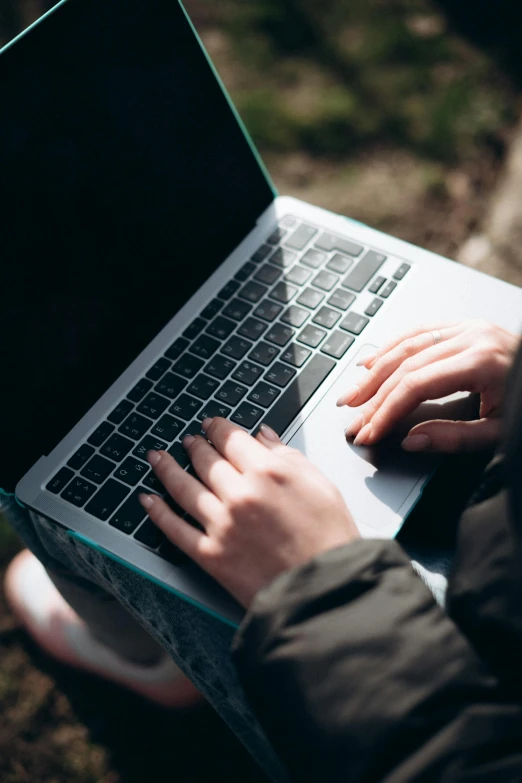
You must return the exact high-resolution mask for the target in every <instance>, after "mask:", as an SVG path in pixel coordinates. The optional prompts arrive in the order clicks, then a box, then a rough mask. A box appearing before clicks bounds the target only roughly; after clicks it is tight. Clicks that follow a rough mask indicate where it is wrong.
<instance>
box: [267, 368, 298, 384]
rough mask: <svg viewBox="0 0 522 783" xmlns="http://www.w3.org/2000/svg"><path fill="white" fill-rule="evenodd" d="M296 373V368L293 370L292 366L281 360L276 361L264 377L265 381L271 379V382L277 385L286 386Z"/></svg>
mask: <svg viewBox="0 0 522 783" xmlns="http://www.w3.org/2000/svg"><path fill="white" fill-rule="evenodd" d="M294 375H295V370H292V368H291V367H287V366H286V365H285V364H281V362H276V363H275V364H274V365H272V367H271V368H270V369H269V370H267V371H266V372H265V375H264V378H265V381H270V383H275V385H276V386H281V387H283V388H284V387H285V386H288V384H289V383H290V381H291V380H292V378H293V377H294Z"/></svg>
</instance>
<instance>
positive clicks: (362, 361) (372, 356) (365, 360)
mask: <svg viewBox="0 0 522 783" xmlns="http://www.w3.org/2000/svg"><path fill="white" fill-rule="evenodd" d="M376 355H377V354H375V353H369V354H368V356H364V357H363V358H362V359H359V361H358V362H356V363H355V366H356V367H362V365H363V364H368V362H371V361H373V360H374V359H375V357H376Z"/></svg>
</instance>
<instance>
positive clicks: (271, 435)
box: [259, 424, 280, 443]
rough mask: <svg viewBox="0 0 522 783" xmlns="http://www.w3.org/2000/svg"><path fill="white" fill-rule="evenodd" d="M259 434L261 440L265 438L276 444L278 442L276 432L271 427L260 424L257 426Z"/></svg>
mask: <svg viewBox="0 0 522 783" xmlns="http://www.w3.org/2000/svg"><path fill="white" fill-rule="evenodd" d="M259 432H260V433H261V435H262V436H263V438H266V439H267V440H273V441H275V442H276V443H277V442H278V441H279V440H280V438H279V435H278V434H277V432H275V431H274V430H273V429H272V427H269V426H268V424H261V425H260V426H259Z"/></svg>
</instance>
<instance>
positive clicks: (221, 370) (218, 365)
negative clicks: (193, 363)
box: [205, 356, 236, 381]
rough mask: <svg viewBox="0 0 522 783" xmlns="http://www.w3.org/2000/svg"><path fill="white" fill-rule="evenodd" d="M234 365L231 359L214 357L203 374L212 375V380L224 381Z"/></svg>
mask: <svg viewBox="0 0 522 783" xmlns="http://www.w3.org/2000/svg"><path fill="white" fill-rule="evenodd" d="M235 366H236V363H235V362H233V361H232V359H227V358H225V356H214V358H213V359H211V360H210V361H209V363H208V364H207V365H206V366H205V372H207V373H208V374H209V375H212V376H213V377H214V378H219V379H220V380H221V381H222V380H224V379H225V378H226V377H227V375H228V374H229V373H230V372H231V371H232V370H233V369H234V367H235Z"/></svg>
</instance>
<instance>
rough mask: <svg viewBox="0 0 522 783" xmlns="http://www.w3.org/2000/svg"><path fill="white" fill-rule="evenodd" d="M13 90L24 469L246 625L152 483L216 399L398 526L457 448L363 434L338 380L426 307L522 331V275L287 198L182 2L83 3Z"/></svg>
mask: <svg viewBox="0 0 522 783" xmlns="http://www.w3.org/2000/svg"><path fill="white" fill-rule="evenodd" d="M0 106H1V122H0V204H1V213H0V223H1V237H2V240H1V250H0V252H1V262H0V263H1V267H2V307H1V308H0V329H1V332H0V334H1V340H2V343H1V345H0V367H1V368H2V379H1V384H2V404H1V410H0V423H1V427H0V429H1V432H2V465H1V468H0V486H2V487H3V488H4V489H5V490H7V491H14V490H15V491H16V495H17V497H18V499H19V500H20V501H21V502H22V503H24V504H25V505H26V506H28V507H29V508H30V509H32V510H34V511H35V512H37V513H38V514H41V515H44V516H45V517H47V518H49V519H51V520H53V521H54V522H56V523H58V524H60V525H62V526H64V527H66V528H67V529H68V530H69V531H70V533H71V535H73V536H76V537H77V538H78V539H80V540H81V541H83V542H85V543H86V544H88V545H90V546H93V547H96V548H98V549H99V550H101V551H103V552H104V553H106V554H107V555H108V556H110V557H112V558H115V559H117V560H119V561H121V562H124V563H125V564H127V565H128V566H129V567H132V568H134V569H137V570H138V571H140V572H141V573H142V574H144V575H146V576H147V577H148V578H150V579H153V580H154V581H156V582H158V583H160V584H161V585H163V586H164V587H165V588H166V589H170V590H172V591H174V592H176V593H177V594H179V595H181V596H183V597H184V598H185V599H186V600H189V601H192V602H195V603H196V604H198V605H199V606H201V607H202V608H203V609H205V610H206V611H209V612H212V613H215V614H217V615H218V616H219V617H221V618H222V619H223V620H225V621H226V622H230V623H235V622H237V621H238V620H239V619H240V617H241V614H242V612H241V609H240V608H239V607H238V606H237V605H236V604H235V603H234V601H233V600H232V599H231V598H230V596H228V595H227V594H226V593H225V592H224V591H223V590H222V589H221V588H219V587H218V586H217V585H216V584H215V583H214V582H213V581H212V580H210V579H209V578H208V577H206V576H205V575H204V574H202V572H201V571H199V569H197V568H196V567H195V565H194V564H192V563H190V561H188V559H187V558H186V557H185V556H184V555H182V553H180V552H179V551H178V550H176V549H175V548H174V547H173V546H172V545H171V544H169V542H168V541H167V540H166V539H165V538H164V537H163V535H162V534H161V533H160V531H159V530H158V529H157V528H155V526H154V525H153V524H152V523H151V521H150V520H149V519H148V518H147V517H146V515H145V513H144V511H143V509H142V507H141V506H140V504H139V502H138V500H137V495H138V493H139V492H142V491H147V492H150V491H154V492H158V493H160V494H162V493H163V492H164V488H163V487H162V486H161V485H160V484H159V483H158V481H157V479H156V478H155V476H154V475H153V473H152V472H151V471H150V469H149V466H148V464H147V462H146V460H145V454H146V452H147V450H148V449H150V448H155V449H159V448H161V449H166V450H167V451H169V453H170V454H172V456H173V457H174V459H176V460H177V461H178V462H179V463H180V464H181V465H182V466H183V467H185V468H186V469H187V470H190V469H191V468H190V466H189V465H188V460H187V457H186V454H185V452H184V450H183V448H182V445H181V440H182V438H183V437H184V435H185V434H186V433H195V432H199V431H200V428H201V421H202V419H203V418H204V417H206V416H225V417H228V418H229V419H231V420H232V421H234V422H236V423H237V424H238V425H240V426H242V427H244V428H245V429H246V430H248V431H249V432H252V433H255V432H256V429H257V428H258V427H259V424H260V423H261V422H266V423H267V424H269V425H270V426H271V427H273V428H274V429H275V430H276V431H277V432H278V433H279V434H280V435H281V437H282V438H283V439H284V440H285V441H286V442H288V443H290V444H291V445H292V446H295V447H296V448H298V449H300V450H301V451H302V452H303V453H304V454H306V455H307V457H309V459H310V460H312V461H313V462H314V463H315V464H316V465H318V466H319V467H320V468H321V469H322V470H323V471H324V472H325V474H326V475H328V476H329V477H330V478H331V479H333V480H334V481H335V482H336V484H337V486H338V487H339V489H340V490H341V492H342V493H343V495H344V497H345V498H346V502H347V504H348V506H349V508H350V509H351V511H352V513H353V515H354V518H355V520H356V522H357V524H358V526H359V529H360V531H361V533H362V534H363V535H364V536H374V537H393V536H395V535H396V533H397V532H398V530H399V529H400V527H401V525H402V523H403V521H404V519H405V518H406V517H407V515H408V513H409V512H410V511H411V509H412V508H413V506H414V505H415V503H416V502H417V500H418V499H419V497H420V495H421V493H422V489H423V487H424V486H425V484H426V482H427V481H428V479H429V477H430V475H431V474H432V473H433V471H434V470H435V468H436V467H437V465H438V458H435V457H433V456H429V455H424V456H420V455H412V454H406V453H404V452H402V450H401V449H400V447H399V445H398V440H397V438H395V439H394V437H393V436H392V437H389V438H387V439H386V441H385V442H383V443H382V444H380V445H378V446H377V447H375V448H373V449H369V448H364V447H360V448H357V447H355V446H353V445H352V444H350V443H347V441H346V439H345V437H344V430H345V428H346V426H347V425H348V424H349V422H350V420H351V418H352V417H353V416H354V415H356V413H357V411H356V409H348V408H342V409H339V408H337V407H336V405H335V401H336V399H337V398H338V396H339V395H340V393H341V392H342V391H344V390H345V389H346V388H347V387H348V386H350V385H351V384H352V383H353V382H354V381H356V379H357V377H358V375H359V373H365V372H366V370H364V368H362V367H357V360H358V359H359V358H360V357H361V356H363V355H364V354H365V353H367V352H369V351H372V350H374V348H375V347H376V346H381V345H383V344H384V343H385V342H386V341H388V340H389V339H390V338H391V337H392V336H394V335H398V334H400V333H401V332H404V331H405V330H407V329H409V328H411V327H412V326H414V325H415V324H418V323H420V322H428V323H429V322H430V321H435V320H437V321H440V320H445V319H448V320H453V319H457V320H459V319H464V318H470V317H483V318H486V319H489V320H491V321H494V322H496V323H498V324H500V325H502V326H504V327H506V328H508V329H511V330H513V331H517V330H519V328H520V314H521V313H522V291H521V290H520V289H518V288H516V287H514V286H512V285H508V284H506V283H504V282H501V281H499V280H496V279H493V278H491V277H488V276H486V275H484V274H481V273H478V272H475V271H472V270H470V269H467V268H464V267H462V266H460V265H458V264H456V263H454V262H452V261H448V260H446V259H443V258H440V257H438V256H435V255H433V254H432V253H429V252H426V251H424V250H421V249H419V248H416V247H413V246H411V245H408V244H406V243H404V242H402V241H399V240H398V239H394V238H392V237H390V236H387V235H385V234H382V233H379V232H377V231H375V230H372V229H371V228H369V227H367V226H364V225H361V224H360V223H357V222H356V221H352V220H350V219H347V218H345V217H340V216H338V215H335V214H332V213H330V212H326V211H324V210H322V209H319V208H317V207H314V206H311V205H309V204H305V203H302V202H300V201H297V200H295V199H293V198H287V197H282V196H278V195H277V193H276V191H275V189H274V187H273V185H272V183H271V181H270V178H269V176H268V174H267V172H266V170H265V169H264V167H263V164H262V162H261V160H260V159H259V157H258V155H257V153H256V151H255V149H254V147H253V145H252V143H251V141H250V140H249V138H248V136H247V133H246V131H245V129H244V128H243V127H242V125H241V122H240V120H239V118H238V116H237V114H236V113H235V110H234V107H233V106H232V104H231V102H230V100H229V99H228V97H227V96H226V93H225V92H224V89H223V86H222V84H221V83H220V81H219V77H218V76H217V74H216V73H215V71H214V70H213V67H212V65H211V63H210V61H209V59H208V57H207V56H206V54H205V51H204V49H203V48H202V45H201V43H200V41H199V39H198V38H197V35H196V33H195V31H194V30H193V28H192V27H191V24H190V21H189V20H188V18H187V16H186V14H185V12H184V10H183V8H182V6H181V5H179V4H178V3H177V2H175V1H174V0H168V2H167V1H166V0H147V2H146V3H144V2H143V0H66V1H65V2H62V3H59V4H58V6H57V7H56V8H55V9H54V10H53V11H52V12H50V13H49V14H47V15H46V16H45V17H43V18H42V19H41V20H40V21H39V22H38V23H37V24H36V25H33V27H32V28H30V29H29V31H27V32H26V33H25V34H23V35H21V36H19V37H18V38H17V39H15V40H14V42H12V43H11V44H10V45H9V46H7V47H5V49H4V50H3V51H2V54H1V57H0ZM390 197H391V198H392V197H393V194H390ZM466 401H467V395H466V394H465V393H463V394H458V395H454V398H453V399H452V400H450V399H448V398H447V399H445V400H442V401H440V400H439V401H437V402H434V403H433V404H432V405H431V407H430V406H428V410H424V416H426V415H428V416H433V415H436V416H439V415H445V414H444V411H446V412H447V410H448V408H447V406H448V405H451V404H453V405H454V406H455V405H456V406H457V409H456V410H457V413H458V415H465V414H464V413H463V412H462V410H463V407H464V406H465V405H466ZM421 408H423V406H421ZM424 408H426V406H424ZM461 409H462V410H461ZM419 415H421V416H422V411H421V409H419ZM446 415H449V414H447V413H446ZM453 415H455V409H454V410H453Z"/></svg>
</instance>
